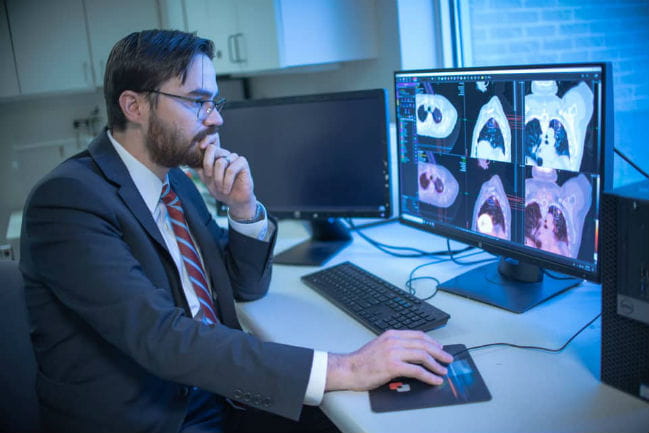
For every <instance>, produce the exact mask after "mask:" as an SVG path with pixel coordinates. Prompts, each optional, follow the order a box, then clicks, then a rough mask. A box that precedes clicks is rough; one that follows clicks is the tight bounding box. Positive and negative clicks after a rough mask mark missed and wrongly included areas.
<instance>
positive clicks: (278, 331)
mask: <svg viewBox="0 0 649 433" xmlns="http://www.w3.org/2000/svg"><path fill="white" fill-rule="evenodd" d="M364 233H366V234H367V235H369V236H371V237H373V238H374V239H376V240H379V241H382V242H385V243H388V244H392V245H404V246H413V247H416V248H421V249H425V250H437V249H444V248H446V241H445V240H444V239H442V238H440V237H437V236H434V235H429V234H425V233H422V232H420V231H417V230H415V229H412V228H409V227H406V226H403V225H400V224H398V223H389V224H386V225H381V226H376V227H372V228H368V229H366V230H365V231H364ZM305 237H306V230H305V229H304V227H303V226H301V225H300V223H298V222H291V221H283V222H281V223H280V226H279V239H278V243H277V248H276V250H277V251H281V250H283V249H285V248H287V247H289V246H291V245H293V244H295V243H297V242H299V241H301V240H303V239H304V238H305ZM481 256H483V255H481ZM481 256H478V257H481ZM485 256H486V255H485ZM346 260H350V261H352V262H354V263H356V264H358V265H360V266H362V267H364V268H365V269H367V270H368V271H370V272H373V273H375V274H376V275H378V276H380V277H382V278H384V279H386V280H388V281H390V282H392V283H393V284H395V285H397V286H399V287H404V283H405V281H406V280H407V278H408V274H409V273H410V271H411V270H412V268H414V267H415V266H417V265H419V264H422V263H425V260H426V259H403V258H393V257H391V256H388V255H386V254H384V253H382V252H380V251H379V250H377V249H375V248H374V247H372V246H370V245H369V244H368V243H367V242H365V241H364V240H362V239H361V238H359V237H358V235H357V234H354V242H353V243H352V244H351V245H350V246H349V247H347V248H346V249H345V250H343V251H342V252H341V253H340V254H338V255H337V256H336V257H334V258H333V259H332V260H331V261H330V262H329V263H327V264H326V265H325V266H330V265H334V264H336V263H340V262H342V261H346ZM316 269H317V268H313V267H298V266H284V265H275V266H274V268H273V280H272V283H271V286H270V291H269V293H268V295H267V296H265V297H264V298H262V299H260V300H258V301H255V302H249V303H240V304H238V305H237V308H238V312H239V316H240V319H241V322H242V324H243V325H244V327H247V328H248V329H250V330H251V331H252V332H254V333H255V334H257V335H258V336H260V337H261V338H262V339H265V340H270V341H277V342H282V343H287V344H294V345H300V346H306V347H313V348H316V349H320V350H325V351H329V352H339V353H342V352H350V351H353V350H356V349H358V348H359V347H361V346H362V345H363V344H365V343H367V342H368V341H369V340H370V339H372V338H373V337H374V334H373V333H372V332H371V331H369V330H367V329H366V328H365V327H363V326H362V325H360V324H359V323H357V322H356V321H355V320H353V319H352V318H351V317H349V316H348V315H347V314H346V313H344V312H342V311H341V310H339V309H338V308H337V307H335V306H334V305H333V304H330V303H329V302H328V301H326V300H325V299H324V298H322V297H321V296H320V295H318V294H317V293H315V292H314V291H312V290H311V289H310V288H308V287H307V286H305V285H304V284H302V282H301V281H300V276H301V275H304V274H307V273H310V272H313V271H315V270H316ZM467 269H468V267H466V266H465V267H462V266H459V265H456V264H453V263H444V264H437V265H432V266H430V267H427V268H424V270H423V272H421V273H419V272H418V273H417V275H426V274H428V275H432V276H435V277H436V278H438V279H439V280H440V281H444V280H446V279H448V278H451V277H453V276H455V275H457V274H459V273H461V272H463V271H465V270H467ZM424 281H425V280H424ZM422 284H423V285H421V286H416V287H419V288H420V289H419V290H421V293H420V296H427V293H430V292H429V290H430V289H429V288H426V287H424V286H425V285H426V284H430V283H422ZM428 287H430V286H428ZM429 302H432V303H433V304H434V305H435V306H437V307H439V308H441V309H442V310H444V311H446V312H447V313H449V314H450V315H451V318H450V320H449V322H448V324H447V325H446V326H445V327H443V328H440V329H437V330H434V331H431V332H430V335H431V336H433V337H434V338H436V339H437V340H439V341H440V342H442V343H443V344H454V343H461V344H465V345H466V346H467V347H468V346H474V345H480V344H485V343H491V342H510V343H516V344H526V345H536V346H543V347H551V348H556V347H560V346H561V345H562V344H563V343H564V342H565V341H566V340H567V339H568V338H570V337H571V336H572V335H573V334H574V333H575V332H576V331H578V330H579V329H580V328H581V327H582V326H584V325H585V324H586V323H588V322H589V321H590V320H591V319H592V318H593V317H595V316H596V315H597V314H598V313H599V312H600V307H601V306H600V302H601V291H600V286H599V285H597V284H592V283H583V284H581V285H579V286H577V287H576V288H573V289H571V290H568V291H567V292H564V293H563V294H560V295H558V296H556V297H555V298H553V299H551V300H549V301H547V302H545V303H543V304H541V305H540V306H537V307H535V308H533V309H532V310H530V311H528V312H526V313H524V314H521V315H519V314H515V313H510V312H508V311H505V310H501V309H498V308H495V307H491V306H488V305H485V304H481V303H478V302H475V301H471V300H468V299H464V298H461V297H458V296H455V295H451V294H448V293H445V292H439V293H438V294H437V295H436V296H435V297H434V298H433V299H432V300H431V301H429ZM600 332H601V321H600V320H597V321H595V322H594V324H592V325H591V326H590V327H589V328H587V329H586V330H584V332H582V333H581V334H580V335H579V336H578V337H577V338H576V339H575V340H574V341H573V342H572V343H571V344H570V345H569V346H568V347H567V348H566V349H565V350H564V351H563V352H562V353H558V354H552V353H545V352H540V351H533V350H521V349H514V348H509V347H500V346H499V347H492V348H486V349H479V350H473V351H471V355H472V357H473V359H474V361H475V363H476V365H477V367H478V369H479V370H480V373H481V374H482V376H483V378H484V380H485V382H486V384H487V387H488V388H489V391H490V392H491V394H492V400H490V401H488V402H483V403H474V404H464V405H458V406H447V407H439V408H430V409H417V410H411V411H404V412H389V413H374V412H372V411H371V409H370V404H369V398H368V394H367V392H352V391H337V392H330V393H326V394H325V397H324V400H323V403H322V406H321V407H322V409H323V411H324V412H325V413H326V414H327V416H329V417H330V418H331V419H332V420H333V421H334V423H335V424H336V425H337V426H338V427H339V428H340V429H341V430H342V431H344V432H361V431H366V432H401V431H412V432H426V431H441V432H477V431H484V432H510V431H511V432H521V431H525V432H535V431H538V432H549V431H566V432H573V431H574V432H627V431H628V432H642V433H647V432H648V431H649V403H645V402H643V401H641V400H639V399H637V398H634V397H632V396H629V395H627V394H625V393H623V392H621V391H618V390H617V389H615V388H612V387H610V386H608V385H605V384H602V383H601V382H600V381H599V368H600Z"/></svg>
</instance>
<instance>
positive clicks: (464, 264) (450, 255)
mask: <svg viewBox="0 0 649 433" xmlns="http://www.w3.org/2000/svg"><path fill="white" fill-rule="evenodd" d="M446 248H447V249H448V255H449V257H450V260H451V261H452V262H453V263H455V264H458V265H461V266H468V265H475V264H477V263H486V262H493V261H495V260H498V259H497V258H495V257H489V258H488V259H480V260H474V261H472V262H460V261H458V260H457V259H456V258H455V252H454V251H451V240H450V239H449V238H446ZM480 252H482V251H480ZM484 252H485V253H486V251H484ZM487 254H489V253H487ZM466 257H469V256H464V257H460V258H461V259H463V258H466Z"/></svg>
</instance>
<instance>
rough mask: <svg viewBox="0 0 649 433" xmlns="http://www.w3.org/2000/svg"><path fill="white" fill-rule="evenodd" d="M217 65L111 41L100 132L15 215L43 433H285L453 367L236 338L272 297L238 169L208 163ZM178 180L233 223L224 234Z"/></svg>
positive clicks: (214, 148) (131, 41)
mask: <svg viewBox="0 0 649 433" xmlns="http://www.w3.org/2000/svg"><path fill="white" fill-rule="evenodd" d="M212 55H213V46H212V43H211V42H210V41H207V40H205V39H201V38H198V37H196V36H194V35H192V34H187V33H182V32H173V31H145V32H140V33H133V34H131V35H129V36H127V37H126V38H124V39H122V40H121V41H119V42H118V43H117V44H116V45H115V47H114V48H113V50H112V52H111V54H110V57H109V59H108V62H107V65H106V74H105V81H104V95H105V98H106V104H107V114H108V128H107V130H106V131H104V132H103V133H101V134H100V135H99V136H98V137H97V138H96V139H95V140H94V141H93V142H92V143H91V144H90V145H89V148H88V150H87V151H84V152H82V153H80V154H78V155H76V156H74V157H72V158H70V159H69V160H67V161H65V162H63V163H62V164H61V165H60V166H59V167H57V168H56V169H55V170H54V171H53V172H52V173H50V174H49V175H47V176H46V177H45V178H44V179H43V180H42V181H41V182H40V183H39V184H38V185H37V186H36V187H35V188H34V190H33V191H32V193H31V195H30V197H29V199H28V201H27V206H26V210H25V215H24V224H23V233H22V237H21V239H22V245H21V256H22V257H21V270H22V272H23V275H24V278H25V284H26V294H27V301H28V307H29V312H30V315H31V319H32V322H33V330H32V340H33V343H34V346H35V350H36V356H37V360H38V364H39V373H38V379H37V392H38V395H39V399H40V401H41V407H42V415H43V418H44V420H45V423H46V425H47V427H49V428H51V429H52V430H56V431H93V432H98V431H206V430H210V431H219V430H222V429H223V428H225V427H226V426H227V427H228V428H234V427H233V426H234V425H233V424H232V420H233V419H235V418H238V419H241V418H243V419H246V418H249V417H252V416H254V415H255V414H258V412H256V410H255V409H253V408H256V409H261V410H263V411H265V412H270V413H274V414H277V415H281V416H282V417H285V418H291V419H294V420H297V419H298V418H299V417H300V413H301V411H302V409H303V404H308V405H312V406H316V405H318V404H319V402H320V401H321V399H322V396H323V393H324V392H325V391H328V390H340V389H352V390H367V389H371V388H374V387H376V386H378V385H380V384H382V383H385V382H387V381H388V380H390V379H391V378H393V377H396V376H410V377H416V378H418V379H420V380H423V381H425V382H428V383H430V384H439V383H441V377H440V376H442V375H444V374H446V369H445V368H444V367H443V366H442V365H441V364H440V362H442V363H444V362H446V363H447V362H450V361H451V360H452V359H451V357H450V355H449V354H447V353H445V352H444V351H442V349H441V346H440V345H439V344H438V343H437V342H435V341H434V340H433V339H431V338H430V337H428V336H427V335H425V334H423V333H419V332H414V331H403V332H397V331H391V332H388V333H386V334H384V335H382V336H380V337H379V338H377V339H375V340H373V341H371V342H370V343H368V344H367V345H366V346H364V347H362V348H361V349H359V350H358V351H356V352H354V353H351V354H344V355H341V354H327V353H322V352H314V351H313V350H311V349H306V348H300V347H293V346H288V345H282V344H276V343H265V342H261V341H259V340H258V339H256V338H255V337H253V336H251V335H248V334H246V333H244V332H242V331H241V329H240V326H239V323H238V321H237V318H236V314H235V308H234V299H238V300H242V301H248V300H254V299H258V298H260V297H262V296H263V295H264V294H265V293H266V291H267V290H268V285H269V280H270V272H271V252H272V249H273V245H274V241H275V234H276V228H275V224H274V223H273V222H272V221H269V219H268V217H267V216H266V213H265V210H264V208H263V206H261V204H259V203H258V202H257V200H256V197H255V194H254V190H253V181H252V176H251V173H250V169H249V166H248V163H247V161H246V159H245V158H244V157H243V156H239V155H237V154H235V153H231V152H229V151H227V150H226V149H224V148H222V147H221V145H220V142H219V136H218V127H219V126H220V125H221V124H222V123H223V119H222V117H221V115H220V113H219V110H220V108H221V105H222V100H220V99H217V97H218V87H217V83H216V78H215V76H216V73H215V70H214V66H213V64H212V62H211V59H212ZM251 123H254V120H251ZM185 164H186V165H189V166H193V167H196V168H198V170H199V173H200V175H201V178H202V180H203V181H204V182H205V184H206V186H207V188H208V190H209V191H210V193H211V194H212V195H213V196H214V197H215V198H216V199H217V200H219V201H222V202H224V203H226V204H227V205H228V206H229V209H230V210H229V217H228V220H229V228H228V229H227V230H225V229H222V228H220V227H218V226H217V225H216V224H215V222H214V220H213V219H212V218H211V216H210V214H209V212H208V211H207V209H206V208H205V205H204V203H203V201H202V199H201V197H200V195H199V194H198V192H197V191H196V189H195V187H194V185H193V183H192V182H191V181H190V180H189V179H188V178H187V176H185V175H184V174H183V173H182V171H180V170H179V169H178V168H177V167H178V166H179V165H185ZM237 402H243V403H244V404H245V405H247V406H248V407H249V409H248V410H240V411H239V410H237V409H234V408H236V407H238V406H239V405H238V403H237ZM308 410H309V409H307V410H306V411H308ZM277 418H278V417H277ZM260 427H261V428H266V427H268V425H266V424H264V425H261V426H260V425H259V424H257V426H256V427H252V428H257V429H260ZM282 428H284V427H282Z"/></svg>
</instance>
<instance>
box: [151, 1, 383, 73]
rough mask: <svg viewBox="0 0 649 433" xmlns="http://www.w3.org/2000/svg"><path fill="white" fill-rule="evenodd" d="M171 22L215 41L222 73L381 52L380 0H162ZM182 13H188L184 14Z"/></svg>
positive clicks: (217, 65)
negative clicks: (377, 5)
mask: <svg viewBox="0 0 649 433" xmlns="http://www.w3.org/2000/svg"><path fill="white" fill-rule="evenodd" d="M160 1H161V2H162V5H163V6H162V7H163V9H164V11H163V12H164V13H165V15H166V21H167V23H166V24H165V25H167V26H169V27H173V26H175V27H178V26H179V25H181V26H182V29H183V30H186V31H190V32H196V33H197V34H198V35H199V36H202V37H204V38H208V39H211V40H213V41H214V44H215V48H216V52H215V58H214V65H215V67H216V72H217V74H227V73H241V74H246V73H252V72H259V71H268V70H274V69H280V68H285V67H292V66H305V65H313V64H320V63H331V62H341V61H349V60H360V59H368V58H372V57H376V54H377V42H376V17H375V0H184V2H183V7H184V8H183V9H182V10H181V11H179V8H178V5H177V4H176V3H174V2H173V0H160ZM180 15H183V17H182V18H183V19H181V17H180Z"/></svg>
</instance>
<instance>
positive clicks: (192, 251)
mask: <svg viewBox="0 0 649 433" xmlns="http://www.w3.org/2000/svg"><path fill="white" fill-rule="evenodd" d="M160 198H161V200H162V201H163V203H164V204H165V205H166V206H167V212H168V213H169V221H171V227H172V228H173V231H174V234H175V235H176V242H178V249H179V250H180V255H181V256H182V260H183V263H184V264H185V269H186V270H187V274H188V275H189V280H190V281H191V283H192V286H193V288H194V292H196V296H197V297H198V301H199V302H200V306H201V311H202V312H203V314H202V316H203V317H202V321H203V322H204V323H206V324H208V325H212V324H215V323H217V321H218V320H217V318H216V314H215V313H214V304H213V303H212V297H211V296H210V291H209V289H208V286H207V277H206V276H205V271H204V270H203V266H202V265H201V260H200V257H199V255H198V251H197V250H196V246H195V245H194V241H192V237H191V236H190V235H189V228H188V227H187V221H186V220H185V214H184V211H183V208H182V203H181V202H180V199H179V198H178V196H177V195H176V193H175V192H173V190H172V189H171V187H170V186H169V182H165V183H164V185H162V195H161V197H160Z"/></svg>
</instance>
